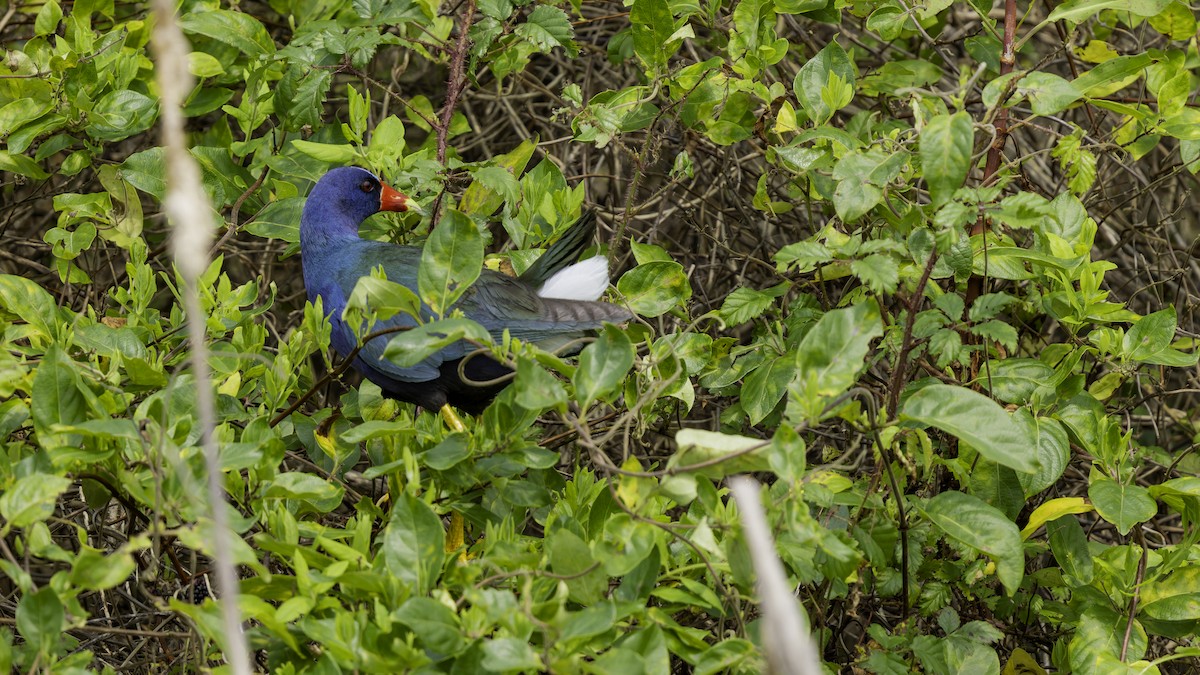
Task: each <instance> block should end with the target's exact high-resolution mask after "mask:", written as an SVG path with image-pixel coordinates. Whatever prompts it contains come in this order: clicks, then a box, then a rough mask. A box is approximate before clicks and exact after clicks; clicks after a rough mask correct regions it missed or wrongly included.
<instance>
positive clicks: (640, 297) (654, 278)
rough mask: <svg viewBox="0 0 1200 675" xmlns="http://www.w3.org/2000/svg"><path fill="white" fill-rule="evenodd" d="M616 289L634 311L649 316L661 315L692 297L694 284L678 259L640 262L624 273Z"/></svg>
mask: <svg viewBox="0 0 1200 675" xmlns="http://www.w3.org/2000/svg"><path fill="white" fill-rule="evenodd" d="M617 290H618V291H620V292H621V294H622V295H624V296H625V300H626V301H627V302H628V303H629V306H630V307H631V308H632V309H633V311H634V312H636V313H637V314H640V315H642V316H646V317H655V316H659V315H660V314H663V313H665V312H667V311H668V310H670V309H672V308H673V307H675V306H676V305H679V304H682V303H684V302H687V300H688V298H690V297H692V285H691V284H690V283H689V282H688V278H687V274H685V273H684V271H683V265H680V264H679V263H677V262H650V263H646V264H644V265H638V266H637V267H635V268H633V269H631V270H629V271H628V272H626V273H625V274H623V275H621V279H620V280H619V281H617Z"/></svg>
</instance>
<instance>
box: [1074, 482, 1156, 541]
mask: <svg viewBox="0 0 1200 675" xmlns="http://www.w3.org/2000/svg"><path fill="white" fill-rule="evenodd" d="M1088 498H1089V499H1091V500H1092V505H1093V506H1095V507H1096V512H1097V513H1099V514H1100V517H1102V518H1104V519H1105V520H1107V521H1108V522H1110V523H1112V524H1113V525H1116V526H1117V531H1118V532H1120V533H1121V534H1123V535H1124V534H1129V530H1131V529H1133V526H1134V525H1137V524H1138V523H1144V522H1146V521H1147V520H1150V519H1151V518H1153V517H1154V514H1155V513H1158V505H1157V504H1156V503H1155V502H1154V498H1153V497H1151V496H1150V492H1149V491H1147V490H1146V488H1144V487H1142V486H1140V485H1122V484H1121V483H1118V482H1116V481H1114V480H1112V479H1111V478H1104V477H1096V478H1093V479H1092V481H1091V484H1090V485H1088Z"/></svg>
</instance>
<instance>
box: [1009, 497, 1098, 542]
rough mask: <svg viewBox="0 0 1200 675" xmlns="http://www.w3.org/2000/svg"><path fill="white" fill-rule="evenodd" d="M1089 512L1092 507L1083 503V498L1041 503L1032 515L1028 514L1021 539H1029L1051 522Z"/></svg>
mask: <svg viewBox="0 0 1200 675" xmlns="http://www.w3.org/2000/svg"><path fill="white" fill-rule="evenodd" d="M1091 512H1092V505H1091V504H1088V503H1087V502H1086V501H1084V499H1083V497H1059V498H1057V499H1051V500H1049V501H1046V502H1042V504H1041V505H1040V506H1038V507H1037V508H1036V509H1034V510H1033V513H1031V514H1029V522H1028V523H1026V524H1025V528H1024V529H1023V530H1021V538H1022V539H1029V538H1030V537H1031V536H1033V534H1034V533H1035V532H1037V531H1038V528H1040V527H1041V526H1042V525H1045V524H1046V523H1048V522H1049V521H1051V520H1056V519H1058V518H1061V517H1063V516H1068V515H1074V514H1078V513H1091Z"/></svg>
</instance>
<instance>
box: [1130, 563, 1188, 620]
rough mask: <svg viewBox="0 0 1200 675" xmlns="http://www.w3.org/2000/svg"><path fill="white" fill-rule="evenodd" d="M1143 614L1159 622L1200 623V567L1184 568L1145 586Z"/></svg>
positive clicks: (1143, 590) (1142, 598)
mask: <svg viewBox="0 0 1200 675" xmlns="http://www.w3.org/2000/svg"><path fill="white" fill-rule="evenodd" d="M1141 602H1142V608H1141V611H1142V612H1145V614H1146V616H1149V617H1151V618H1154V619H1158V620H1159V621H1197V620H1200V565H1186V566H1184V567H1180V568H1179V569H1176V570H1175V571H1173V572H1171V573H1170V574H1168V575H1166V576H1165V577H1160V578H1156V579H1153V580H1151V581H1148V582H1147V583H1146V584H1145V585H1143V586H1142V587H1141Z"/></svg>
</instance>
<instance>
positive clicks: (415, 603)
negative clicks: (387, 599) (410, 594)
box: [392, 598, 463, 654]
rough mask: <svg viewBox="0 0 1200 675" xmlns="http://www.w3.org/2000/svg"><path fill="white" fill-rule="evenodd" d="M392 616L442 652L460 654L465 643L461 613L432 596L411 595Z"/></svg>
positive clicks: (428, 646) (421, 639) (430, 647)
mask: <svg viewBox="0 0 1200 675" xmlns="http://www.w3.org/2000/svg"><path fill="white" fill-rule="evenodd" d="M392 618H393V619H395V620H396V621H399V622H400V623H402V624H404V625H405V626H408V628H409V629H410V630H412V632H413V633H414V634H416V636H417V639H419V640H420V641H421V644H422V645H423V646H425V647H426V648H427V649H431V650H433V651H436V652H440V653H442V654H458V653H459V652H460V651H461V650H462V647H463V635H462V628H461V626H460V625H459V621H458V616H457V615H456V614H455V613H454V612H453V610H451V609H450V608H449V607H447V606H446V605H444V604H442V603H440V602H438V601H437V600H434V599H432V598H409V599H408V601H407V602H405V603H404V604H403V605H401V606H400V609H398V610H396V611H395V612H393V613H392Z"/></svg>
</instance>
